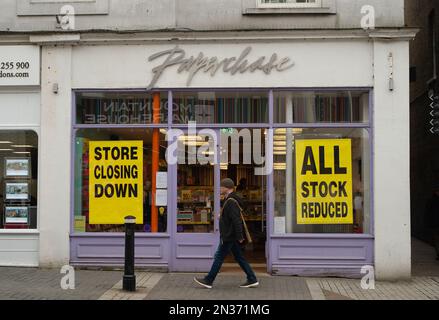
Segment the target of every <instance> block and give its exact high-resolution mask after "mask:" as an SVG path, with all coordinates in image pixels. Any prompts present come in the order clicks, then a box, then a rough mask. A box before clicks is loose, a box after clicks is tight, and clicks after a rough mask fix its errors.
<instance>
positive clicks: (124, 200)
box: [89, 141, 143, 224]
mask: <svg viewBox="0 0 439 320" xmlns="http://www.w3.org/2000/svg"><path fill="white" fill-rule="evenodd" d="M89 148H90V169H89V172H90V179H89V181H90V182H89V188H90V192H89V194H90V224H123V223H124V218H125V217H126V216H134V217H136V223H137V224H143V141H91V142H90V146H89Z"/></svg>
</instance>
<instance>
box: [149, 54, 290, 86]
mask: <svg viewBox="0 0 439 320" xmlns="http://www.w3.org/2000/svg"><path fill="white" fill-rule="evenodd" d="M252 51H253V48H252V47H246V48H245V49H244V50H242V52H241V54H240V55H239V56H231V57H224V58H219V57H216V56H214V57H208V56H206V55H205V54H204V53H203V52H200V53H198V55H197V56H193V55H192V56H188V55H187V54H186V51H185V50H184V49H181V48H179V47H178V46H176V47H174V48H173V49H169V50H164V51H160V52H157V53H155V54H153V55H151V56H150V57H149V58H148V61H149V62H153V61H156V60H159V59H160V58H161V59H162V62H161V63H160V64H159V65H158V66H156V67H154V68H153V69H152V73H153V78H152V80H151V82H150V83H149V85H148V90H150V89H152V88H154V87H155V85H156V84H157V82H158V81H159V79H160V78H161V76H162V75H163V73H164V72H165V71H166V70H168V69H169V68H171V67H177V73H178V74H182V73H187V81H186V85H187V86H190V85H191V82H192V80H193V78H194V77H195V76H196V75H197V74H198V73H201V72H203V73H206V74H210V76H212V77H214V76H215V75H216V74H217V73H218V72H223V73H227V74H230V75H232V76H234V75H236V74H238V73H240V74H244V73H248V72H250V73H254V72H256V71H259V72H263V73H265V74H267V75H269V74H271V73H272V72H273V71H276V72H283V71H285V70H288V69H291V68H292V67H293V66H294V62H292V61H291V59H290V58H289V57H279V56H278V54H277V53H273V54H272V55H271V56H270V57H267V56H259V57H256V58H253V59H252V58H250V56H251V54H252Z"/></svg>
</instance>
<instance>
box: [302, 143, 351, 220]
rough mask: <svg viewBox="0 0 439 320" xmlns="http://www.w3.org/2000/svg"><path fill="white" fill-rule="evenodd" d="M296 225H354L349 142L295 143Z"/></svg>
mask: <svg viewBox="0 0 439 320" xmlns="http://www.w3.org/2000/svg"><path fill="white" fill-rule="evenodd" d="M296 170H297V172H296V195H297V196H296V198H297V207H296V212H297V224H300V225H304V224H306V225H327V224H353V222H354V221H353V220H354V218H353V200H352V199H353V197H352V142H351V140H350V139H333V140H297V141H296Z"/></svg>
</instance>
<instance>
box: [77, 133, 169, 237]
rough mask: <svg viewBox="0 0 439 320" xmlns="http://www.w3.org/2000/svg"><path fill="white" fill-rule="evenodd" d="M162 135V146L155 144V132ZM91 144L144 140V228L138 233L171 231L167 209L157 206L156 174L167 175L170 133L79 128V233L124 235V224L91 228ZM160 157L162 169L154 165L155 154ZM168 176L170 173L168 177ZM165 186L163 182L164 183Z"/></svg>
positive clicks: (138, 230) (139, 228)
mask: <svg viewBox="0 0 439 320" xmlns="http://www.w3.org/2000/svg"><path fill="white" fill-rule="evenodd" d="M155 130H156V131H157V132H158V134H159V144H158V145H157V146H155V144H154V143H153V135H154V134H153V133H154V131H155ZM90 141H143V179H144V192H143V199H144V200H143V222H144V223H143V225H137V226H136V228H137V229H136V231H137V232H145V233H149V232H155V231H154V230H155V227H154V224H155V223H156V222H155V221H157V226H156V227H157V231H158V232H166V231H167V206H154V205H153V203H152V199H153V196H154V194H153V191H154V188H153V185H152V182H153V174H154V172H155V171H156V169H158V171H156V172H160V173H166V172H167V170H168V165H167V162H166V156H165V155H166V148H167V141H166V132H165V130H164V129H137V128H136V129H134V128H126V129H96V128H95V129H79V130H77V132H76V137H75V162H74V165H75V180H74V185H75V198H74V201H75V203H74V231H75V232H79V233H81V232H124V226H123V225H91V224H90V223H89V222H90V221H89V148H88V146H89V143H90ZM154 153H155V154H157V153H158V155H159V157H158V159H159V163H158V168H154V166H153V154H154ZM165 176H166V174H165ZM161 183H162V182H161Z"/></svg>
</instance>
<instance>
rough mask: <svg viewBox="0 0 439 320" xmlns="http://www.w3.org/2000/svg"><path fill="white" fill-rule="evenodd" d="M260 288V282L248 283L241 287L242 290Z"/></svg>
mask: <svg viewBox="0 0 439 320" xmlns="http://www.w3.org/2000/svg"><path fill="white" fill-rule="evenodd" d="M258 286H259V282H258V281H257V280H256V281H247V282H246V283H244V284H242V285H240V286H239V287H240V288H256V287H258Z"/></svg>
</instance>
